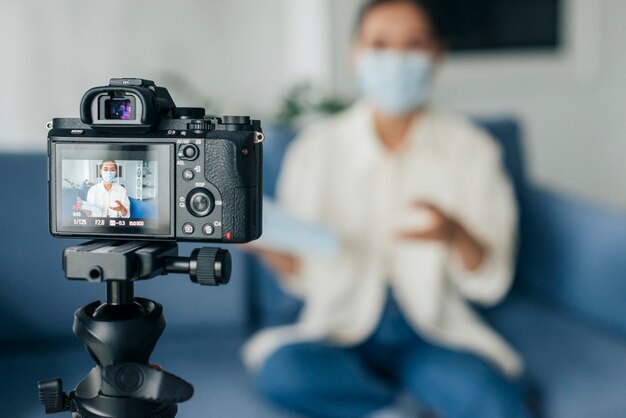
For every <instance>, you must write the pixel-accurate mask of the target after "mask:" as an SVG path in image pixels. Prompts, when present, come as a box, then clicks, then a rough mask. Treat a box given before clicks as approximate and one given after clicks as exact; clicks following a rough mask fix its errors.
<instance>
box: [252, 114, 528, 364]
mask: <svg viewBox="0 0 626 418" xmlns="http://www.w3.org/2000/svg"><path fill="white" fill-rule="evenodd" d="M408 135H409V138H408V142H407V144H406V148H404V149H403V150H402V151H401V152H394V153H392V152H389V151H387V150H385V149H384V147H383V146H382V144H381V143H380V141H379V139H378V138H377V136H376V134H375V130H374V124H373V120H372V117H371V111H370V109H369V108H368V107H367V106H366V105H364V104H356V105H354V106H353V107H352V108H350V109H348V110H347V111H345V112H343V113H341V114H340V115H338V116H336V117H333V118H331V119H329V120H326V121H324V122H322V123H321V124H319V125H318V126H316V127H314V128H312V129H309V130H307V131H305V132H304V133H303V134H302V135H301V136H300V137H299V138H298V139H296V140H295V141H294V143H293V144H292V145H291V146H290V148H289V149H288V151H287V154H286V157H285V161H284V163H283V167H282V171H281V175H280V179H279V183H278V199H279V202H280V203H281V204H282V205H284V207H285V208H286V209H287V210H289V211H291V212H292V213H293V214H295V215H298V216H300V217H302V218H304V219H308V220H311V221H315V222H320V223H324V224H326V225H328V226H330V227H331V228H333V229H334V230H335V232H336V233H338V234H339V236H340V237H341V240H342V244H341V248H340V251H339V254H338V255H337V256H336V257H334V258H331V259H319V258H318V259H313V258H305V259H303V260H302V264H301V270H300V272H299V273H298V276H297V277H295V278H294V279H293V280H292V281H290V282H289V284H288V286H289V289H288V290H290V291H291V292H293V293H295V294H296V295H298V296H300V297H301V298H302V299H303V300H304V308H303V311H302V313H301V316H300V318H299V320H298V321H297V323H296V324H294V325H289V326H283V327H278V328H271V329H267V330H262V331H260V332H259V333H257V334H256V335H255V336H253V337H252V339H251V340H250V341H249V342H248V343H247V344H246V346H245V347H244V349H243V355H244V360H245V362H246V364H247V365H248V366H249V367H252V368H254V367H258V366H259V365H260V364H261V363H262V362H263V361H264V359H265V358H267V356H268V355H269V354H271V353H272V352H273V351H274V350H276V349H277V348H279V347H280V346H282V345H284V344H288V343H295V342H300V341H315V340H326V341H330V342H332V343H335V344H337V345H343V346H350V345H355V344H358V343H360V342H363V341H365V340H366V339H367V337H368V336H369V335H371V333H372V332H373V331H374V329H375V328H376V326H377V324H378V321H379V319H380V316H381V314H382V310H383V307H384V306H383V305H384V303H385V298H386V287H387V286H390V287H391V289H392V292H393V295H394V297H395V299H396V300H397V302H398V304H399V306H400V308H401V309H402V311H403V313H404V315H405V317H406V318H407V321H408V322H409V323H410V324H411V325H412V327H413V328H414V329H415V331H416V332H417V333H418V334H419V335H421V336H422V337H423V338H425V339H427V340H429V341H431V342H434V343H436V344H439V345H442V346H446V347H450V348H457V349H462V350H467V351H470V352H473V353H475V354H477V355H479V356H481V357H483V358H485V359H487V360H488V361H490V362H492V363H493V364H494V365H496V366H497V367H499V368H500V369H501V370H502V371H503V372H504V373H506V374H508V375H510V376H515V375H518V374H519V373H521V371H522V368H523V365H522V361H521V359H520V357H519V356H518V355H517V353H516V352H515V351H514V350H513V349H512V348H511V347H510V346H509V345H508V344H507V343H506V342H505V341H504V340H503V339H502V338H501V337H500V336H498V335H497V334H496V333H495V332H494V331H493V330H492V329H490V327H489V326H488V325H487V324H485V323H484V322H483V321H482V319H481V318H480V317H479V316H478V315H477V314H476V313H475V312H474V310H473V309H472V307H471V305H470V304H469V301H471V302H474V303H479V304H485V305H490V304H494V303H497V302H498V301H499V300H500V299H501V298H503V297H504V295H505V294H506V293H507V291H508V289H509V287H510V285H511V281H512V269H513V261H514V257H513V253H514V247H515V239H516V237H515V233H516V222H517V210H516V205H515V201H514V197H513V193H512V189H511V186H510V182H509V180H508V178H507V176H506V175H505V173H504V171H503V168H502V166H501V158H500V150H499V148H498V146H497V145H496V144H495V143H494V141H493V140H492V139H491V138H490V137H489V136H488V135H487V134H486V133H485V132H483V131H482V130H480V129H478V128H476V127H474V126H473V125H472V124H470V123H468V122H466V121H465V120H463V119H459V118H455V117H450V116H446V115H443V114H439V113H437V112H434V111H430V110H429V111H427V112H426V114H424V115H422V116H421V117H420V118H419V120H418V122H416V123H415V124H414V125H413V126H412V128H411V130H410V132H409V134H408ZM415 200H422V201H426V202H430V203H432V204H434V205H436V206H437V207H439V208H440V209H442V210H443V211H444V212H445V213H447V214H449V215H451V216H453V217H455V218H456V219H457V220H459V221H460V222H461V223H462V224H463V225H464V227H465V228H466V229H468V230H469V231H470V233H471V234H472V235H473V236H474V237H476V238H477V239H479V240H480V241H481V242H482V243H484V244H485V245H486V247H487V251H488V253H487V256H486V258H485V260H484V261H483V264H482V265H481V266H480V267H479V269H478V270H477V271H474V272H470V271H468V270H466V269H465V268H464V266H463V264H462V262H461V260H460V259H459V257H458V255H457V254H456V253H453V252H451V251H450V250H449V248H448V247H447V246H446V245H444V244H443V243H440V242H435V241H415V240H410V241H409V240H404V241H399V240H398V239H397V238H395V237H394V233H395V232H396V231H398V230H399V229H415V227H416V226H417V225H416V224H417V222H414V220H412V219H413V218H415V212H414V210H413V209H412V208H411V207H410V202H412V201H415Z"/></svg>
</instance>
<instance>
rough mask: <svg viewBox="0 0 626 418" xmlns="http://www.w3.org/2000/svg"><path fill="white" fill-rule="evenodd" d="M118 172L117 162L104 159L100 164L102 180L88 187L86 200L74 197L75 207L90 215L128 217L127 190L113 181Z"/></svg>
mask: <svg viewBox="0 0 626 418" xmlns="http://www.w3.org/2000/svg"><path fill="white" fill-rule="evenodd" d="M117 174H118V167H117V163H116V162H115V161H113V160H104V161H102V164H101V166H100V176H101V178H102V181H100V183H97V184H95V185H93V186H91V187H90V188H89V191H88V192H87V200H86V201H83V200H81V199H80V198H77V199H76V207H77V208H78V209H79V210H82V211H84V212H86V213H87V214H88V216H90V217H105V218H130V199H129V198H128V192H127V191H126V188H124V187H123V186H122V185H120V184H119V183H115V182H114V181H115V179H116V177H117Z"/></svg>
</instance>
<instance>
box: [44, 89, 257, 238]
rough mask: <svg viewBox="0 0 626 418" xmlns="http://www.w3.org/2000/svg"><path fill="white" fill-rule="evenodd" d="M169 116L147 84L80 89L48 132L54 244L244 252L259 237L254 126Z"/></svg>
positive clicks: (164, 99)
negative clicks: (65, 240) (186, 244)
mask: <svg viewBox="0 0 626 418" xmlns="http://www.w3.org/2000/svg"><path fill="white" fill-rule="evenodd" d="M204 113H205V112H204V109H202V108H177V107H176V106H175V105H174V102H173V100H172V98H171V97H170V95H169V93H168V92H167V90H166V89H165V88H163V87H157V86H155V85H154V83H153V82H151V81H149V80H142V79H133V78H123V79H111V81H110V84H109V85H108V86H104V87H96V88H93V89H91V90H89V91H88V92H87V93H86V94H85V95H84V97H83V99H82V102H81V118H80V119H69V118H56V119H53V121H52V122H51V123H50V124H49V126H48V128H49V132H48V156H49V160H48V166H49V167H48V168H49V180H48V181H49V205H50V207H49V209H50V210H49V213H50V232H51V233H52V235H54V236H63V237H88V238H97V239H108V238H111V239H129V240H176V241H201V242H227V243H243V242H248V241H252V240H254V239H257V238H259V237H260V236H261V227H262V222H261V221H262V178H261V173H262V158H263V147H262V141H263V139H264V136H263V133H262V130H261V124H260V121H258V120H251V119H250V118H249V117H248V116H223V117H207V116H205V115H204Z"/></svg>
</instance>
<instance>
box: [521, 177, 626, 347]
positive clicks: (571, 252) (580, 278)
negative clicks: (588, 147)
mask: <svg viewBox="0 0 626 418" xmlns="http://www.w3.org/2000/svg"><path fill="white" fill-rule="evenodd" d="M518 276H519V282H520V287H521V288H522V289H524V290H528V291H530V292H531V293H533V294H535V295H537V296H539V297H541V298H544V299H546V300H547V301H548V302H550V303H553V304H555V305H557V306H559V307H562V308H564V309H566V310H568V311H569V312H571V313H573V314H575V315H577V316H579V317H580V318H582V319H584V320H588V321H591V322H594V323H596V324H598V325H601V326H604V327H609V328H612V329H615V330H617V331H619V332H620V333H621V334H622V335H626V216H624V215H623V214H620V213H617V212H616V211H611V210H608V209H606V208H601V207H599V206H597V205H593V204H591V203H588V202H584V201H581V200H577V199H573V198H570V197H566V196H563V195H560V194H557V193H555V192H552V191H548V190H546V189H542V188H538V187H530V188H528V189H527V190H526V191H524V193H523V195H522V218H521V242H520V253H519V266H518Z"/></svg>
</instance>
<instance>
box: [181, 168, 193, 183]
mask: <svg viewBox="0 0 626 418" xmlns="http://www.w3.org/2000/svg"><path fill="white" fill-rule="evenodd" d="M194 176H195V174H194V173H193V170H190V169H188V168H187V169H186V170H185V171H183V179H184V180H187V181H191V180H193V178H194Z"/></svg>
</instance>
